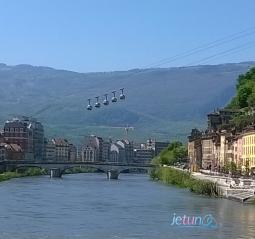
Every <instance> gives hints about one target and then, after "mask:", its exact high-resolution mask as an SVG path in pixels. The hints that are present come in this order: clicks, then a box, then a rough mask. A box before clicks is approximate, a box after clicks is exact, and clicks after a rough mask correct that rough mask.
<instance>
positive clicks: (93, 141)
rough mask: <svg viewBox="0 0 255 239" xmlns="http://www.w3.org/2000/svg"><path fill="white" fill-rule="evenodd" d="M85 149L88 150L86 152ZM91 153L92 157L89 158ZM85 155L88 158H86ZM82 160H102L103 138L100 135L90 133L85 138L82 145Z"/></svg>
mask: <svg viewBox="0 0 255 239" xmlns="http://www.w3.org/2000/svg"><path fill="white" fill-rule="evenodd" d="M85 151H88V153H86V152H85ZM92 154H93V158H91V155H92ZM86 155H87V156H88V158H86ZM82 160H84V161H87V160H88V161H91V160H93V162H102V161H103V139H102V138H101V137H97V136H95V135H90V136H88V137H86V138H85V142H84V145H83V146H82Z"/></svg>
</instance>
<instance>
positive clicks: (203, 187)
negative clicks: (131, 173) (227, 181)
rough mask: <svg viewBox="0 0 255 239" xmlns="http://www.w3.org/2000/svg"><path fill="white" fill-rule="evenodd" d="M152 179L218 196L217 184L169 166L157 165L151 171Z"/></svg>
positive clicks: (199, 192) (202, 193) (195, 191)
mask: <svg viewBox="0 0 255 239" xmlns="http://www.w3.org/2000/svg"><path fill="white" fill-rule="evenodd" d="M150 176H151V178H152V179H153V180H159V181H160V182H162V183H164V184H168V185H175V186H178V187H181V188H188V189H190V191H191V192H194V193H197V194H201V195H207V196H212V197H218V196H220V193H219V191H218V188H217V184H216V183H214V182H211V181H209V180H201V179H197V178H194V177H193V176H192V175H191V174H190V173H189V172H186V171H183V170H178V169H174V168H171V167H158V168H156V169H154V170H152V172H151V175H150Z"/></svg>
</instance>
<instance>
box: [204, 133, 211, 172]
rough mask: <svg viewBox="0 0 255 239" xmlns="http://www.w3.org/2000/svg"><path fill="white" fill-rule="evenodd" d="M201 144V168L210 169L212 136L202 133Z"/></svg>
mask: <svg viewBox="0 0 255 239" xmlns="http://www.w3.org/2000/svg"><path fill="white" fill-rule="evenodd" d="M201 146H202V168H203V169H211V168H212V164H213V160H214V157H213V147H214V146H213V137H212V135H209V134H203V135H202V137H201Z"/></svg>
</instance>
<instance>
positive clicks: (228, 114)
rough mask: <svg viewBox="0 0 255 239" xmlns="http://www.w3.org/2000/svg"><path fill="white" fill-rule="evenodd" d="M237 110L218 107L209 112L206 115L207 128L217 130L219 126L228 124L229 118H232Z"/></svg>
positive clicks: (211, 130) (212, 130)
mask: <svg viewBox="0 0 255 239" xmlns="http://www.w3.org/2000/svg"><path fill="white" fill-rule="evenodd" d="M239 112H240V110H233V109H220V110H217V111H214V112H212V113H209V114H208V115H207V119H208V120H207V124H208V130H209V131H210V132H216V131H218V130H219V129H220V126H222V125H227V124H229V123H230V120H231V119H233V117H234V116H235V115H237V114H238V113H239Z"/></svg>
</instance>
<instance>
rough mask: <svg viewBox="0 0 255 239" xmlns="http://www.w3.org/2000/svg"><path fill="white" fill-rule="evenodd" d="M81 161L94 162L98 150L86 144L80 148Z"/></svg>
mask: <svg viewBox="0 0 255 239" xmlns="http://www.w3.org/2000/svg"><path fill="white" fill-rule="evenodd" d="M81 157H82V162H96V161H97V158H98V150H97V149H96V148H94V147H92V146H89V145H86V146H84V147H82V150H81Z"/></svg>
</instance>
